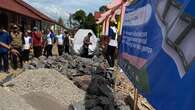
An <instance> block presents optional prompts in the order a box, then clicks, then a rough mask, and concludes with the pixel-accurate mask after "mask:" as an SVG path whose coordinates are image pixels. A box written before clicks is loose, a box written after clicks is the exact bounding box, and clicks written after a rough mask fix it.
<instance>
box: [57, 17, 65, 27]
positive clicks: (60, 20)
mask: <svg viewBox="0 0 195 110" xmlns="http://www.w3.org/2000/svg"><path fill="white" fill-rule="evenodd" d="M58 23H59V24H60V25H62V26H64V20H63V19H62V17H60V18H59V19H58Z"/></svg>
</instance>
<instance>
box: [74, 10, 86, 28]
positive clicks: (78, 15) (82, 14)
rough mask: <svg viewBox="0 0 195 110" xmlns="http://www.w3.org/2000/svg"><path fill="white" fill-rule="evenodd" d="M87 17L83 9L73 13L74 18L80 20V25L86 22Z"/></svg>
mask: <svg viewBox="0 0 195 110" xmlns="http://www.w3.org/2000/svg"><path fill="white" fill-rule="evenodd" d="M85 18H86V13H85V11H83V10H78V11H77V12H75V13H74V14H73V19H74V20H75V21H78V23H79V24H80V25H83V23H84V22H85Z"/></svg>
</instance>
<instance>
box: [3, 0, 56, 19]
mask: <svg viewBox="0 0 195 110" xmlns="http://www.w3.org/2000/svg"><path fill="white" fill-rule="evenodd" d="M0 8H2V9H5V10H9V11H12V12H15V13H18V14H21V15H24V16H28V17H31V18H34V19H37V20H45V21H48V22H51V23H56V21H54V20H52V19H50V18H49V17H48V16H46V15H44V14H43V13H41V12H39V11H38V10H36V9H35V8H33V7H32V6H31V5H29V4H27V3H25V2H24V1H22V0H0Z"/></svg>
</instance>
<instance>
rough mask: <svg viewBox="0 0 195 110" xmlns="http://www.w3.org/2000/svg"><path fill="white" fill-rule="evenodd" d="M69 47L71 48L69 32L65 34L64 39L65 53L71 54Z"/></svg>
mask: <svg viewBox="0 0 195 110" xmlns="http://www.w3.org/2000/svg"><path fill="white" fill-rule="evenodd" d="M69 46H70V41H69V35H68V32H65V38H64V51H65V53H68V54H69Z"/></svg>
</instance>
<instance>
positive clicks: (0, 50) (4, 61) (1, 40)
mask: <svg viewBox="0 0 195 110" xmlns="http://www.w3.org/2000/svg"><path fill="white" fill-rule="evenodd" d="M10 43H11V36H10V35H9V33H8V32H6V31H5V30H4V28H3V27H2V28H1V29H0V70H3V71H4V72H6V73H8V70H9V63H8V52H9V49H10V46H9V45H10Z"/></svg>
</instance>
